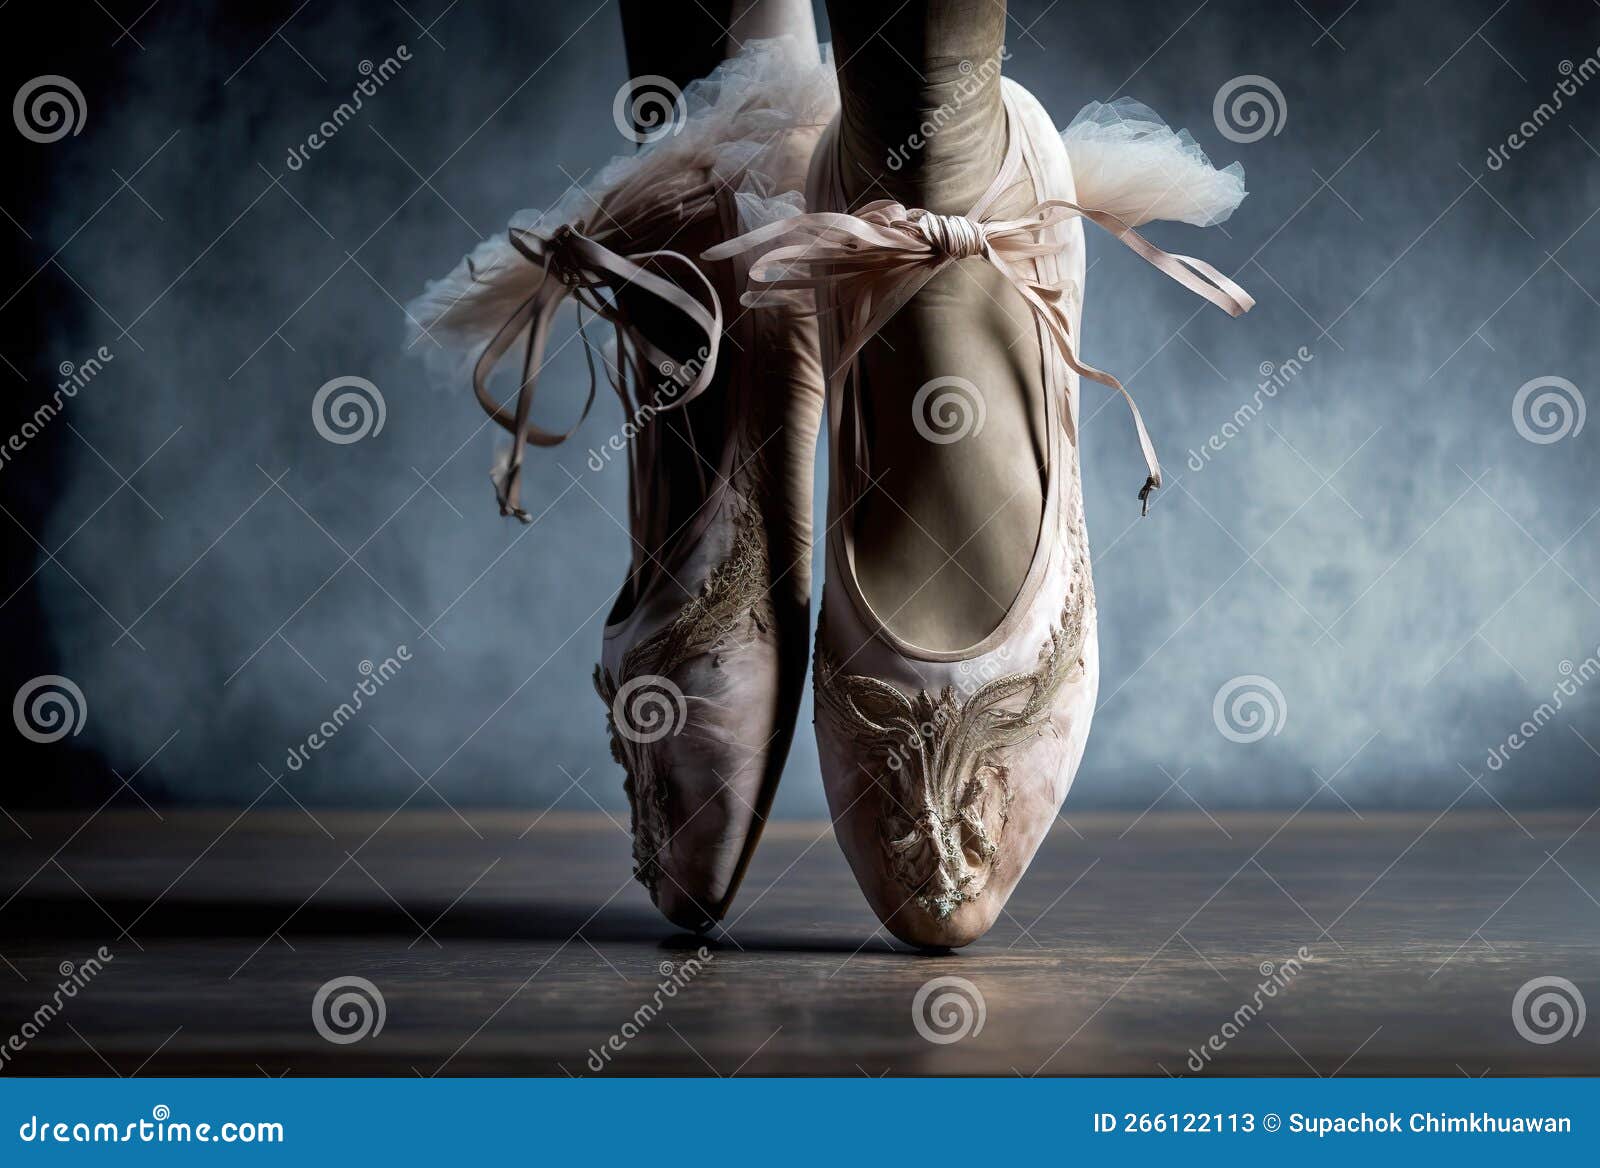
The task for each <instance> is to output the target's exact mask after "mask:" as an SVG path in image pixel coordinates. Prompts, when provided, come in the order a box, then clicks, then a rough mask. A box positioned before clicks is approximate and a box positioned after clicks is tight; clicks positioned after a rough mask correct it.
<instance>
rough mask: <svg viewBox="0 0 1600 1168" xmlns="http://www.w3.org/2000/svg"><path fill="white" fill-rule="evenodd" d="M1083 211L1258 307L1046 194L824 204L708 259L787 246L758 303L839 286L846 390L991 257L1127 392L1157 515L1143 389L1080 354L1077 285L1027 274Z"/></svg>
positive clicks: (768, 272) (1221, 303) (1175, 272)
mask: <svg viewBox="0 0 1600 1168" xmlns="http://www.w3.org/2000/svg"><path fill="white" fill-rule="evenodd" d="M1073 216H1081V217H1082V218H1085V219H1087V220H1089V221H1090V222H1091V223H1094V224H1096V225H1098V226H1100V227H1102V228H1104V229H1105V230H1106V231H1109V232H1110V233H1111V234H1112V235H1113V236H1115V237H1116V238H1117V239H1119V240H1121V241H1122V242H1123V243H1124V244H1126V245H1127V246H1128V247H1129V248H1130V249H1132V250H1133V252H1134V253H1135V254H1136V255H1139V256H1141V257H1142V258H1143V259H1145V260H1146V261H1148V262H1149V263H1150V264H1152V265H1153V266H1154V267H1155V268H1157V269H1158V270H1160V271H1162V272H1165V273H1166V274H1167V275H1168V276H1170V277H1171V278H1172V279H1174V280H1176V281H1177V282H1178V283H1180V284H1182V285H1183V286H1184V287H1185V288H1188V289H1189V290H1190V291H1192V292H1194V293H1196V294H1197V295H1200V296H1203V297H1204V298H1205V299H1207V300H1209V301H1210V302H1211V303H1212V304H1215V305H1216V306H1217V307H1218V308H1221V309H1222V310H1223V311H1224V312H1226V313H1228V315H1230V316H1238V315H1240V314H1241V313H1244V312H1248V311H1249V310H1250V308H1251V307H1252V306H1253V305H1254V304H1255V301H1254V300H1253V299H1251V297H1250V295H1249V293H1247V292H1246V291H1245V290H1244V289H1243V288H1241V287H1239V285H1237V284H1235V283H1234V282H1233V281H1232V280H1230V279H1229V278H1228V277H1227V276H1225V275H1223V274H1222V273H1221V272H1219V271H1218V270H1217V269H1216V268H1214V267H1212V266H1211V265H1210V264H1208V263H1206V262H1204V261H1203V260H1198V259H1195V258H1193V257H1192V256H1184V255H1173V254H1171V253H1168V252H1164V251H1162V250H1161V249H1160V248H1158V247H1156V246H1154V245H1153V244H1151V243H1150V242H1149V241H1147V240H1146V239H1145V238H1144V237H1143V236H1141V235H1140V234H1139V233H1138V232H1136V231H1134V229H1133V228H1132V227H1130V226H1128V224H1127V223H1125V222H1123V221H1122V220H1121V219H1119V218H1117V217H1116V216H1115V215H1113V214H1111V213H1110V212H1107V211H1098V210H1094V209H1093V208H1089V207H1081V206H1079V205H1078V204H1077V203H1073V202H1070V201H1068V200H1066V199H1045V200H1043V201H1041V202H1039V203H1037V204H1035V205H1034V207H1033V208H1032V209H1030V210H1029V211H1028V212H1027V213H1026V214H1024V215H1022V216H1021V217H1019V218H1016V219H990V218H986V217H981V216H980V217H976V218H974V217H972V216H966V215H937V214H934V213H933V212H931V211H925V210H922V209H920V208H913V209H907V208H906V207H905V206H903V205H902V204H900V203H897V202H894V201H892V200H889V199H880V200H878V201H877V202H873V203H869V204H867V205H866V206H864V207H862V208H861V210H860V211H858V212H857V213H855V214H853V215H851V214H843V213H839V212H832V211H821V212H815V213H812V214H806V215H796V216H793V217H791V218H788V219H782V220H779V221H778V222H776V223H771V224H768V225H767V226H765V227H761V228H758V229H756V230H755V231H751V232H748V233H747V234H745V235H742V236H740V237H739V238H737V239H733V240H729V241H728V242H727V243H723V244H720V245H718V246H717V247H714V248H712V249H711V250H710V251H708V252H706V253H705V258H706V259H708V260H720V259H727V258H729V257H730V256H733V255H737V254H739V253H742V252H747V251H753V250H755V249H757V248H760V247H762V246H763V245H766V244H769V243H772V242H775V241H777V242H780V244H781V246H777V247H773V248H772V249H771V250H769V251H766V252H764V253H763V254H762V255H761V256H760V257H759V258H758V259H756V260H755V261H754V263H753V264H752V266H751V270H750V291H748V292H746V293H745V295H744V296H743V297H742V298H741V302H742V303H744V304H745V305H747V306H749V307H759V306H763V305H770V304H777V303H790V304H792V303H794V302H795V301H796V300H800V301H802V302H803V301H804V300H805V295H804V294H805V293H811V294H812V295H813V296H815V295H816V294H818V293H821V292H823V291H824V290H827V291H829V292H830V295H831V298H832V299H833V300H834V301H836V302H837V303H838V304H839V306H840V307H841V309H842V310H843V312H844V314H845V318H846V323H845V326H844V331H843V335H842V337H841V343H840V350H839V354H840V355H839V362H838V365H837V366H836V367H835V368H834V369H833V371H832V372H831V373H830V374H829V378H828V383H829V389H830V391H831V392H837V390H838V387H839V386H840V384H841V382H842V379H843V378H844V377H845V376H847V375H848V374H849V373H850V371H851V370H852V369H853V368H854V366H855V362H856V359H857V357H858V356H859V354H860V352H861V349H862V346H864V345H865V344H866V343H867V341H869V340H870V339H871V338H872V337H873V336H874V335H875V334H876V333H877V331H878V330H879V329H880V328H882V327H883V325H884V323H885V322H887V321H888V320H889V318H890V317H892V316H893V315H894V314H895V313H896V312H898V311H900V309H901V308H902V307H904V305H905V304H906V302H907V301H908V300H910V299H911V298H912V297H913V296H915V295H916V294H917V292H918V291H920V290H921V288H922V287H923V285H925V284H926V283H927V282H928V281H929V280H931V279H933V278H934V276H936V275H938V274H939V273H940V272H941V271H943V270H944V268H945V266H946V265H948V264H951V263H955V262H958V261H960V260H965V259H982V260H983V261H984V262H986V263H988V264H990V265H992V266H993V267H994V268H995V269H996V270H998V271H999V272H1000V273H1001V275H1003V276H1004V277H1005V278H1006V280H1007V281H1008V282H1009V283H1010V284H1011V286H1012V287H1013V288H1015V289H1016V290H1017V293H1018V294H1019V295H1020V296H1021V297H1022V299H1023V300H1024V301H1025V302H1026V303H1027V305H1028V307H1029V308H1030V309H1032V310H1033V313H1034V315H1035V316H1037V317H1038V318H1039V320H1040V321H1041V322H1042V323H1043V325H1044V326H1045V329H1046V331H1047V332H1048V333H1049V334H1050V337H1051V338H1052V339H1053V340H1054V341H1055V345H1056V348H1057V349H1058V350H1059V351H1060V353H1061V356H1062V358H1063V359H1064V360H1065V361H1066V363H1067V364H1068V366H1070V367H1071V368H1072V369H1073V370H1074V371H1075V372H1077V373H1078V374H1080V375H1081V376H1084V377H1088V378H1090V379H1092V380H1094V381H1098V382H1100V383H1101V384H1102V385H1107V386H1109V387H1111V388H1112V389H1115V390H1116V391H1117V392H1119V393H1121V394H1122V396H1123V398H1124V399H1126V400H1127V403H1128V408H1129V409H1130V410H1131V411H1132V413H1133V424H1134V428H1135V429H1136V430H1137V431H1138V435H1139V446H1140V449H1141V450H1142V451H1143V453H1144V459H1145V465H1146V468H1147V469H1148V471H1149V474H1148V477H1147V478H1146V480H1145V485H1144V489H1143V490H1141V491H1140V492H1139V501H1140V503H1141V504H1142V505H1143V506H1142V513H1144V514H1148V513H1149V510H1150V502H1149V500H1150V495H1151V493H1152V492H1153V491H1155V490H1157V489H1158V488H1160V486H1161V464H1160V462H1159V461H1158V460H1157V459H1156V452H1155V446H1154V444H1152V442H1151V441H1150V435H1149V432H1148V431H1147V430H1146V429H1145V425H1144V419H1143V418H1142V417H1141V416H1140V414H1139V407H1138V405H1137V404H1136V403H1135V402H1134V400H1133V395H1132V394H1130V393H1129V392H1128V391H1127V389H1125V388H1124V387H1123V385H1122V383H1121V382H1120V381H1118V380H1117V379H1116V378H1115V377H1113V376H1112V375H1111V374H1109V373H1106V372H1104V371H1103V370H1100V369H1096V368H1094V367H1093V366H1092V365H1087V364H1084V363H1083V362H1082V361H1080V360H1079V359H1078V355H1077V353H1076V344H1075V342H1074V339H1073V335H1072V323H1071V318H1070V317H1069V315H1068V313H1069V309H1070V303H1069V300H1068V297H1067V294H1066V289H1063V288H1058V287H1052V286H1050V285H1048V284H1044V283H1041V282H1039V281H1038V280H1035V279H1034V278H1033V277H1032V276H1030V275H1027V274H1025V268H1024V265H1026V264H1028V263H1029V262H1030V261H1032V260H1034V259H1036V258H1038V257H1041V256H1045V255H1051V254H1054V253H1056V252H1059V251H1060V250H1061V244H1060V243H1057V242H1052V241H1051V239H1050V237H1049V233H1050V229H1052V228H1054V227H1056V226H1057V225H1059V224H1061V223H1064V222H1066V221H1067V220H1069V219H1071V218H1072V217H1073ZM783 241H790V242H783ZM818 302H820V298H819V301H818Z"/></svg>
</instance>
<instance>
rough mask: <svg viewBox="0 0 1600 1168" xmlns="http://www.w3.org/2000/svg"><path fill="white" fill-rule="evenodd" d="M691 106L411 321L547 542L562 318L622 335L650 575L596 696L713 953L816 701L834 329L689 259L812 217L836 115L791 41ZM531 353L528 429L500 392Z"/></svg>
mask: <svg viewBox="0 0 1600 1168" xmlns="http://www.w3.org/2000/svg"><path fill="white" fill-rule="evenodd" d="M683 96H684V106H685V108H686V110H687V116H686V117H684V118H682V124H681V126H680V127H679V128H678V130H677V131H676V132H674V133H673V134H672V135H671V136H667V137H662V138H660V139H659V140H657V141H656V142H654V143H653V144H652V145H650V146H648V147H646V149H644V150H643V151H641V152H640V153H639V154H637V155H633V156H630V157H625V158H620V159H617V160H614V161H613V162H612V163H611V164H610V165H609V166H607V167H606V168H605V169H604V170H603V171H602V172H601V174H600V175H599V177H598V179H597V181H596V182H595V183H594V184H592V185H591V186H590V187H589V188H588V189H587V190H584V191H581V192H574V193H573V194H572V195H571V196H569V197H568V198H567V199H566V200H565V201H564V202H563V203H562V205H561V206H559V207H558V208H556V209H555V210H553V211H551V212H549V213H547V214H545V215H543V216H538V217H536V218H535V219H534V220H533V221H532V222H531V223H529V225H527V226H516V225H514V226H513V227H512V228H511V230H510V232H509V233H508V235H507V236H506V237H504V238H499V239H492V240H489V241H487V242H485V243H483V244H481V245H480V246H479V247H478V249H477V250H476V251H475V252H474V253H473V254H472V256H471V257H469V258H468V260H467V261H465V263H464V265H463V266H462V267H460V268H458V269H457V271H456V272H455V273H453V274H452V275H451V276H450V277H449V278H447V279H446V280H443V281H439V282H437V283H435V284H433V285H430V287H429V288H428V290H427V292H426V293H425V294H424V296H423V297H422V298H421V299H420V300H419V301H418V302H417V303H416V304H415V305H413V306H412V308H411V311H412V313H413V315H414V316H415V317H416V318H417V319H418V320H420V321H421V322H422V326H423V327H424V328H426V329H427V330H428V331H429V332H430V334H431V335H433V336H435V337H439V338H441V339H451V340H454V341H457V342H460V343H462V344H463V346H464V347H467V348H468V349H469V351H470V352H471V353H472V354H474V355H475V356H476V366H475V369H474V372H473V383H474V388H475V392H476V394H477V397H478V400H479V402H480V403H481V404H482V405H483V408H484V409H485V410H486V411H487V412H488V413H489V416H490V417H491V418H493V419H494V421H496V422H497V423H499V424H500V425H501V426H503V427H504V428H506V429H507V430H509V431H510V432H511V434H512V435H513V444H512V446H511V449H510V452H509V454H508V455H507V456H506V457H504V458H503V459H502V461H501V462H500V464H499V465H497V467H496V468H495V471H494V472H493V476H492V477H493V479H494V483H495V490H496V494H497V496H498V498H499V502H500V509H501V513H502V514H504V515H514V516H517V517H518V518H521V519H523V520H524V521H526V520H527V519H528V514H527V511H526V510H525V509H524V507H523V504H522V501H521V497H520V495H521V484H520V480H521V472H522V467H523V457H524V453H525V450H526V447H527V446H528V445H529V444H532V445H535V446H550V445H555V444H557V443H559V442H561V441H563V440H564V439H565V438H566V437H567V436H568V435H570V433H571V432H572V431H570V430H569V431H567V432H566V433H557V432H552V431H548V430H545V429H543V428H541V427H540V426H538V425H536V424H534V423H533V422H531V421H530V420H529V412H530V407H531V405H532V400H533V396H534V390H535V388H536V384H537V380H538V376H539V372H540V368H541V365H542V363H543V359H544V351H545V346H546V343H547V340H548V337H549V334H550V330H551V322H552V319H553V317H554V314H555V311H556V309H557V308H558V307H559V306H560V305H561V304H562V303H563V302H564V301H565V300H567V299H571V300H573V301H575V302H576V304H577V305H578V309H579V314H580V321H581V320H582V317H583V315H584V314H586V313H587V314H590V315H592V316H594V317H599V318H601V319H603V320H605V321H607V322H608V323H609V324H611V325H612V326H613V328H614V330H615V335H616V352H615V355H614V361H613V362H607V365H608V368H607V370H606V372H607V376H608V378H609V380H610V381H611V383H612V385H613V387H614V388H615V389H616V391H617V393H618V395H619V397H620V398H621V400H622V403H623V413H624V416H625V425H624V429H623V433H624V434H625V435H627V436H628V441H627V444H626V449H627V456H626V457H627V463H628V473H629V482H628V487H629V527H630V531H631V535H632V542H633V562H632V564H631V566H630V570H629V573H628V576H627V579H626V581H625V583H624V585H623V587H622V589H621V591H620V593H619V594H618V596H617V599H616V603H615V604H614V605H613V607H612V609H611V612H610V615H609V616H608V618H607V620H606V625H605V631H604V638H603V644H602V652H601V661H600V663H599V664H598V665H597V666H596V667H595V671H594V686H595V689H596V691H597V692H598V693H599V696H600V698H601V700H602V701H603V702H604V703H605V708H606V725H607V728H608V731H609V733H610V738H611V752H612V756H613V758H615V759H616V761H617V762H618V763H619V764H620V765H621V766H622V768H623V770H624V771H625V773H626V779H625V783H624V789H625V791H626V793H627V797H628V801H629V804H630V807H631V811H632V834H633V863H634V875H635V877H636V878H637V879H638V880H639V882H640V883H641V884H643V885H644V886H645V888H646V889H647V890H648V891H649V893H650V897H651V899H652V900H653V901H654V903H655V904H656V906H657V907H658V908H659V909H660V910H661V912H662V913H663V914H664V915H665V916H666V917H667V918H668V919H669V920H670V921H672V922H673V923H675V924H677V925H679V926H681V927H683V928H686V929H692V930H704V929H707V928H709V927H711V926H712V925H713V924H714V922H716V921H718V920H720V919H721V918H722V917H723V915H724V914H725V913H726V912H727V911H728V907H729V904H730V902H731V901H732V899H733V897H734V895H735V893H736V892H737V890H738V886H739V883H740V880H741V879H742V877H743V875H744V871H745V868H746V866H747V865H748V863H749V860H750V856H751V854H752V853H753V851H754V849H755V846H756V843H757V841H758V840H759V838H760V835H761V829H762V826H763V824H764V822H765V819H766V815H767V812H768V809H769V807H770V805H771V803H772V798H773V794H774V792H775V790H776V787H777V782H778V778H779V774H780V772H781V770H782V767H783V763H784V759H785V757H786V755H787V752H788V748H789V743H790V739H791V737H792V734H793V729H794V722H795V717H796V714H797V710H798V705H799V701H800V698H801V696H802V691H803V686H804V680H805V668H806V658H807V632H808V624H809V616H810V569H809V559H810V538H811V530H810V501H811V463H812V459H813V457H814V451H815V442H816V434H817V430H818V426H819V424H820V418H821V409H822V378H821V370H820V367H819V365H818V363H817V357H816V328H815V322H814V321H811V320H809V319H806V318H804V317H801V316H799V315H798V314H795V313H784V314H780V315H777V316H770V317H769V316H768V315H767V314H755V313H744V312H735V313H729V312H728V311H726V309H725V308H724V306H725V305H727V306H732V305H733V304H734V303H735V301H736V300H737V299H738V297H739V294H740V293H741V292H742V291H743V287H744V280H745V272H744V266H743V265H742V264H739V263H732V262H723V263H710V262H705V261H701V260H698V259H691V258H690V257H692V256H696V255H697V254H698V252H699V251H700V249H701V248H702V247H704V246H706V245H708V244H709V243H711V242H713V241H715V240H717V239H725V238H727V237H728V236H729V235H731V234H735V233H737V232H739V231H741V230H747V229H749V228H751V227H752V226H755V225H757V224H759V223H761V222H763V221H764V220H763V219H762V217H761V216H762V214H763V213H764V212H765V210H770V208H772V207H773V206H777V207H778V208H780V209H781V210H785V211H787V212H790V213H792V212H793V211H795V210H797V209H798V207H799V204H800V195H799V190H800V188H801V187H802V186H803V183H804V178H805V173H806V166H807V163H808V162H809V159H810V156H811V152H812V148H813V146H814V144H815V141H816V138H817V135H818V133H819V132H820V130H821V128H822V126H823V124H825V123H826V121H827V119H828V117H830V116H831V113H832V109H833V106H834V104H835V102H836V97H835V91H834V89H833V87H832V80H831V77H830V76H829V75H828V74H826V73H825V72H824V71H823V69H822V66H821V65H820V62H819V61H818V58H817V54H816V49H815V47H814V46H800V45H798V44H796V43H794V42H792V41H788V40H770V41H753V42H749V43H748V44H747V45H746V47H745V49H744V50H743V51H741V53H740V54H739V55H738V56H737V57H734V58H731V59H730V60H728V61H727V62H725V63H724V64H723V65H722V66H721V67H719V68H718V69H717V70H716V72H714V73H713V74H712V75H711V76H710V77H708V78H706V79H705V80H703V81H699V82H695V83H693V84H692V85H690V86H689V87H688V88H687V89H686V90H685V91H684V95H683ZM519 218H520V217H519ZM514 223H515V221H514ZM519 342H520V343H521V344H522V345H523V347H524V352H523V354H522V360H521V365H522V380H521V388H520V390H519V392H518V394H517V401H516V405H515V408H514V409H507V408H506V407H505V406H503V405H501V404H500V403H499V402H498V401H497V399H496V398H495V396H494V395H493V394H492V393H491V392H490V390H489V387H488V380H489V375H490V373H491V372H492V371H493V369H494V368H495V366H496V364H497V363H498V362H499V361H500V360H501V359H502V358H503V357H504V356H505V355H506V354H507V353H508V352H510V351H511V349H512V348H513V346H515V345H517V344H518V343H519ZM585 343H587V342H585ZM589 356H590V359H591V365H590V379H591V383H590V390H589V401H590V402H592V401H593V397H594V365H593V360H594V356H595V355H594V354H592V353H591V354H589ZM587 410H588V405H587V404H586V405H585V413H587ZM580 421H581V419H580ZM574 428H576V427H574Z"/></svg>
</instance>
